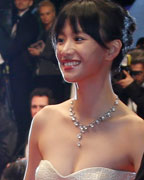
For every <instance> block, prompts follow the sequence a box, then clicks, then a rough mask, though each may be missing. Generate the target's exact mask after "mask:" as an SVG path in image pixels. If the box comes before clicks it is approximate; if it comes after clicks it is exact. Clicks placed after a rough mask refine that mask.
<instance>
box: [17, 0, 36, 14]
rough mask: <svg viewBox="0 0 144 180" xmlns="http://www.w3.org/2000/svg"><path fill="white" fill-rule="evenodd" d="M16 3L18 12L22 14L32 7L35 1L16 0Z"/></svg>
mask: <svg viewBox="0 0 144 180" xmlns="http://www.w3.org/2000/svg"><path fill="white" fill-rule="evenodd" d="M14 3H15V6H16V8H17V9H18V12H19V13H21V12H23V11H25V10H26V9H28V8H29V7H31V6H32V4H33V0H15V1H14Z"/></svg>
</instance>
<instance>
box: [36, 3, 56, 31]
mask: <svg viewBox="0 0 144 180" xmlns="http://www.w3.org/2000/svg"><path fill="white" fill-rule="evenodd" d="M39 15H40V19H41V22H42V23H43V25H44V26H45V28H46V29H47V30H48V29H49V28H50V27H51V25H52V24H53V21H54V19H55V11H54V9H53V7H51V6H42V7H40V9H39Z"/></svg>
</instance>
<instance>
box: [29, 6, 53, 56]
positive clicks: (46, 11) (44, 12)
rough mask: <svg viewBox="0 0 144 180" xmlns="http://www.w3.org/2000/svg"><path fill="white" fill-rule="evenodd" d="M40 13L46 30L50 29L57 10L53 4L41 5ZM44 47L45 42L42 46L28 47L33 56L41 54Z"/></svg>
mask: <svg viewBox="0 0 144 180" xmlns="http://www.w3.org/2000/svg"><path fill="white" fill-rule="evenodd" d="M39 15H40V19H41V22H42V24H43V25H44V28H45V30H49V29H50V27H51V26H52V23H53V21H54V19H55V10H54V9H53V7H52V6H41V7H40V9H39ZM44 48H45V43H44V42H43V46H42V48H38V49H37V48H28V51H29V53H30V54H31V55H32V56H39V55H40V53H41V52H42V51H43V50H44Z"/></svg>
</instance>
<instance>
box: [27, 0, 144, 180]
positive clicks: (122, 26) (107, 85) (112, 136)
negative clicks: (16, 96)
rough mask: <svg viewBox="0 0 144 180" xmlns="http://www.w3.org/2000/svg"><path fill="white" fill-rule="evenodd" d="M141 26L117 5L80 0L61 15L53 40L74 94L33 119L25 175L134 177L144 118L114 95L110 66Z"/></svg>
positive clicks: (81, 179)
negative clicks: (136, 28) (74, 88)
mask: <svg viewBox="0 0 144 180" xmlns="http://www.w3.org/2000/svg"><path fill="white" fill-rule="evenodd" d="M134 29H135V24H134V22H133V20H132V18H131V17H130V16H129V14H128V13H127V12H126V11H125V10H124V9H122V8H121V7H119V6H118V5H116V4H114V3H112V2H110V1H105V0H74V1H72V2H70V3H68V4H67V5H66V6H65V7H64V8H63V9H62V10H61V12H60V14H59V16H58V18H57V20H56V22H55V25H54V28H53V33H52V35H53V43H54V47H55V51H56V56H57V59H58V62H59V67H60V70H61V72H62V75H63V78H64V79H65V81H67V82H70V83H75V85H76V95H75V98H73V99H70V100H68V101H66V102H64V103H61V104H58V105H52V106H48V107H45V108H44V109H43V110H41V111H40V112H39V113H37V115H36V116H35V118H34V120H33V123H32V127H31V132H30V138H29V159H28V166H27V170H26V174H25V180H34V179H35V180H52V179H54V180H60V179H61V180H62V179H67V180H88V179H90V180H133V179H134V178H135V172H137V170H138V168H139V165H140V162H141V158H142V154H143V152H144V143H143V138H144V122H143V120H142V119H140V118H139V117H138V116H137V115H136V114H134V113H133V112H131V111H130V110H129V109H128V108H127V107H126V106H125V105H124V104H123V103H122V102H121V101H120V100H119V99H118V98H117V96H116V95H115V94H114V92H113V90H112V87H111V79H110V73H111V68H112V69H113V68H116V67H118V66H119V64H120V62H121V60H122V58H123V56H124V54H125V52H126V50H127V49H128V47H129V46H130V45H131V43H132V33H133V31H134Z"/></svg>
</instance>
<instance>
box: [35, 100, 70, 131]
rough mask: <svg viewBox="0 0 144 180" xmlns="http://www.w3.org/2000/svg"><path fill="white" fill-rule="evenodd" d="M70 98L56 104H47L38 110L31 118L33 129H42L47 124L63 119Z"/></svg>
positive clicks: (66, 112)
mask: <svg viewBox="0 0 144 180" xmlns="http://www.w3.org/2000/svg"><path fill="white" fill-rule="evenodd" d="M69 104H70V100H67V101H65V102H63V103H60V104H56V105H48V106H46V107H44V108H43V109H42V110H41V111H39V112H38V113H37V114H36V116H35V117H34V118H33V122H32V126H33V127H34V128H35V129H37V128H38V129H39V131H40V129H43V128H44V127H46V125H47V124H51V123H54V122H55V121H57V120H59V119H63V118H64V117H65V116H67V114H68V109H69Z"/></svg>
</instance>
